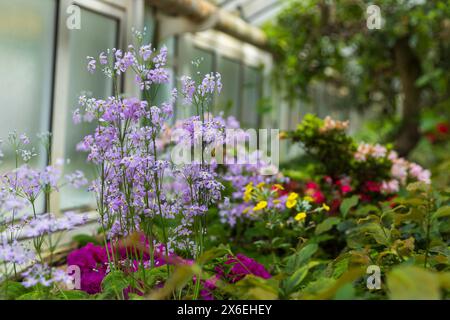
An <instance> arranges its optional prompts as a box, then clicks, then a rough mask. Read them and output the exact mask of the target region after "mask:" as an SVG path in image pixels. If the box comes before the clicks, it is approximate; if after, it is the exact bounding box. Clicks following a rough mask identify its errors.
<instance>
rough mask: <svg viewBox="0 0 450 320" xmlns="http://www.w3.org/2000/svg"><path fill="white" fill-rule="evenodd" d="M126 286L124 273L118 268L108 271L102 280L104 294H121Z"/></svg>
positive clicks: (127, 284)
mask: <svg viewBox="0 0 450 320" xmlns="http://www.w3.org/2000/svg"><path fill="white" fill-rule="evenodd" d="M128 286H129V283H128V281H127V278H126V276H125V274H124V273H123V272H122V271H118V270H116V271H112V272H110V273H108V274H107V275H106V277H105V278H104V279H103V281H102V289H103V292H104V293H105V294H107V293H110V294H115V295H121V294H122V292H123V290H124V289H126V288H127V287H128Z"/></svg>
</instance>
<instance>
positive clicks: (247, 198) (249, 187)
mask: <svg viewBox="0 0 450 320" xmlns="http://www.w3.org/2000/svg"><path fill="white" fill-rule="evenodd" d="M253 189H254V188H253V182H250V183H249V184H247V185H246V186H245V191H244V201H245V202H249V201H250V200H251V198H252V191H253Z"/></svg>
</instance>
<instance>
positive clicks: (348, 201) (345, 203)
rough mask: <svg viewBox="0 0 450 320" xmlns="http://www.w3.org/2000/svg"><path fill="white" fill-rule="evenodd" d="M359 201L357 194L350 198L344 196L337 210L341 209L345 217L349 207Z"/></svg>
mask: <svg viewBox="0 0 450 320" xmlns="http://www.w3.org/2000/svg"><path fill="white" fill-rule="evenodd" d="M358 202H359V196H357V195H354V196H352V197H350V198H346V199H344V200H343V201H342V203H341V205H340V207H339V210H340V211H341V214H342V216H343V217H344V218H345V217H346V216H347V214H348V212H349V211H350V209H351V208H353V207H354V206H356V205H357V204H358Z"/></svg>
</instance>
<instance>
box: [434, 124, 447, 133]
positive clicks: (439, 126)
mask: <svg viewBox="0 0 450 320" xmlns="http://www.w3.org/2000/svg"><path fill="white" fill-rule="evenodd" d="M436 130H437V131H438V132H440V133H442V134H447V133H448V131H449V126H448V123H445V122H440V123H438V124H437V125H436Z"/></svg>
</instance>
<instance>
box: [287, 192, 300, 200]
mask: <svg viewBox="0 0 450 320" xmlns="http://www.w3.org/2000/svg"><path fill="white" fill-rule="evenodd" d="M287 199H288V200H297V199H298V193H295V192H291V193H289V195H288V197H287Z"/></svg>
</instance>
